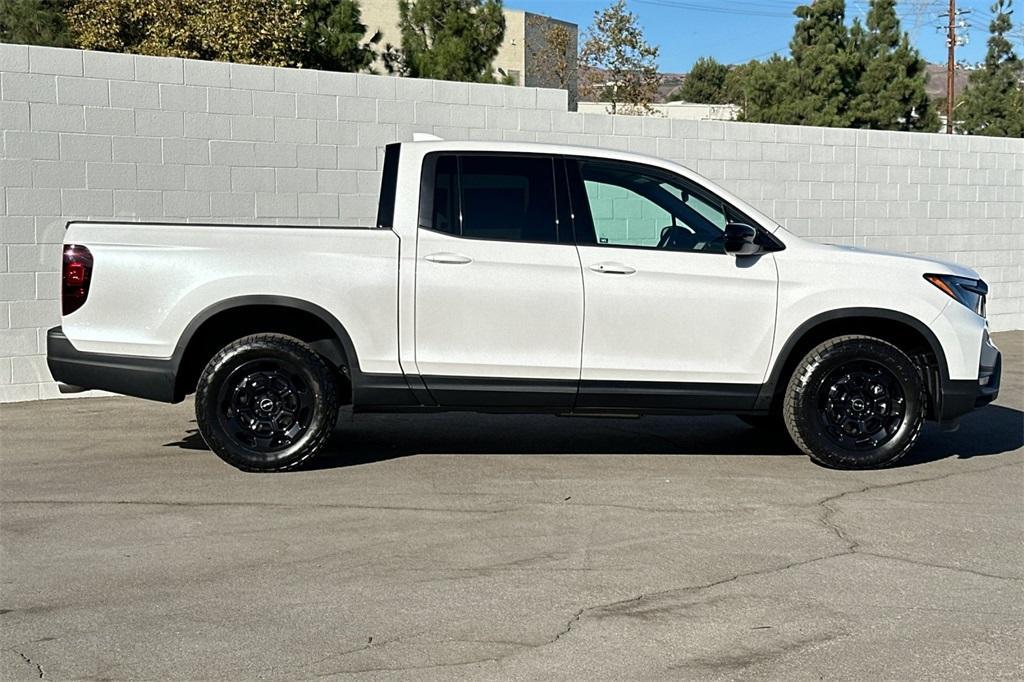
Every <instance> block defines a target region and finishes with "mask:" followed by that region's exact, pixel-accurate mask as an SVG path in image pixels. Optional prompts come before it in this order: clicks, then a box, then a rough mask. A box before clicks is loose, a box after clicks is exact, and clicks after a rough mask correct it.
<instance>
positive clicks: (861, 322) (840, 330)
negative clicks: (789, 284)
mask: <svg viewBox="0 0 1024 682" xmlns="http://www.w3.org/2000/svg"><path fill="white" fill-rule="evenodd" d="M849 335H861V336H872V337H874V338H877V339H881V340H883V341H886V342H888V343H891V344H892V345H894V346H896V347H897V348H899V349H900V350H901V351H903V352H904V353H906V354H907V355H908V356H910V357H911V358H912V359H913V360H914V361H915V364H917V365H918V367H919V369H921V371H922V374H923V375H924V378H925V383H926V387H927V394H928V416H929V417H930V418H933V419H935V418H938V403H939V400H940V399H941V385H942V383H943V382H945V381H948V379H949V370H948V366H947V364H946V354H945V353H944V352H943V350H942V344H941V343H939V340H938V338H936V336H935V334H934V332H932V330H931V329H929V328H928V326H927V325H925V324H924V323H923V322H921V321H920V320H918V319H917V318H915V317H912V316H910V315H908V314H906V313H901V312H899V311H895V310H887V309H885V308H842V309H838V310H831V311H827V312H824V313H820V314H818V315H815V316H814V317H812V318H810V319H808V320H807V321H805V322H804V323H803V324H801V325H800V326H799V327H797V328H796V330H794V331H793V333H792V334H790V335H789V338H788V339H787V340H786V341H785V343H783V344H782V350H781V351H779V355H778V356H777V357H776V359H775V363H774V364H773V365H772V368H771V371H770V372H769V374H768V379H767V381H765V383H764V385H763V386H762V387H761V391H760V392H759V393H758V396H757V400H756V402H755V404H754V407H755V409H758V410H770V409H772V408H773V407H777V406H778V401H780V400H781V398H782V394H783V392H784V391H785V388H786V384H787V382H788V381H789V378H790V377H791V376H792V374H793V371H794V370H795V369H796V367H797V365H798V364H799V362H800V360H802V359H803V357H804V355H805V354H806V353H807V352H808V351H809V350H810V349H811V348H813V347H815V346H816V345H818V344H819V343H822V342H823V341H827V340H829V339H833V338H837V337H839V336H849Z"/></svg>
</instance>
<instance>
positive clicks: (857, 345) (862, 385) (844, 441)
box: [783, 336, 926, 469]
mask: <svg viewBox="0 0 1024 682" xmlns="http://www.w3.org/2000/svg"><path fill="white" fill-rule="evenodd" d="M925 405H926V402H925V387H924V382H923V381H922V379H921V375H920V372H919V371H918V369H917V367H916V366H915V365H914V363H913V361H912V360H911V359H910V358H909V357H907V355H906V353H904V352H903V351H901V350H900V349H899V348H897V347H896V346H894V345H892V344H891V343H888V342H886V341H883V340H881V339H876V338H873V337H870V336H839V337H836V338H834V339H829V340H828V341H825V342H824V343H821V344H819V345H818V346H816V347H814V348H812V349H811V350H810V351H809V352H808V353H807V354H806V355H805V356H804V358H803V359H802V360H801V361H800V364H799V365H798V366H797V368H796V370H795V371H794V372H793V375H792V376H791V377H790V379H789V384H788V386H787V387H786V394H785V397H784V402H783V417H784V419H785V422H786V429H787V430H788V431H789V435H790V436H791V437H792V438H793V441H794V442H795V443H796V445H797V446H798V447H799V448H800V449H801V450H802V451H803V452H804V453H806V454H807V455H808V456H810V458H811V459H813V460H814V461H816V462H818V463H819V464H823V465H825V466H829V467H835V468H840V469H871V468H877V467H884V466H889V465H891V464H894V463H895V462H897V461H899V460H900V459H901V458H902V457H903V456H904V455H906V454H907V452H909V451H910V449H911V448H912V447H913V445H914V443H915V442H917V439H918V436H920V434H921V426H922V424H923V422H924V414H925Z"/></svg>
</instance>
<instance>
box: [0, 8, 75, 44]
mask: <svg viewBox="0 0 1024 682" xmlns="http://www.w3.org/2000/svg"><path fill="white" fill-rule="evenodd" d="M72 2H73V0H2V1H0V43H17V44H27V45H48V46H50V47H71V46H72V45H73V43H72V41H71V35H70V34H69V33H68V29H67V24H66V23H65V21H64V12H65V10H67V8H68V7H69V6H70V5H71V3H72Z"/></svg>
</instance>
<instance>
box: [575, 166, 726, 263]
mask: <svg viewBox="0 0 1024 682" xmlns="http://www.w3.org/2000/svg"><path fill="white" fill-rule="evenodd" d="M578 172H579V176H578V177H579V180H580V181H581V182H582V185H583V187H584V190H585V191H584V193H585V195H586V201H587V204H588V205H589V208H590V217H591V220H592V222H593V231H594V235H593V240H594V241H595V242H596V243H597V244H603V245H608V246H630V247H644V248H650V249H664V250H668V251H694V252H705V253H725V249H724V247H723V241H724V239H723V233H724V230H725V226H726V223H728V222H729V218H728V215H727V211H728V209H727V207H726V206H725V205H724V204H723V203H722V202H721V201H720V200H719V199H717V198H716V197H714V196H713V195H710V194H706V193H704V192H703V191H701V190H699V189H698V188H696V187H690V186H689V185H688V184H687V183H683V182H681V181H679V180H677V179H673V178H670V177H667V176H662V175H659V174H655V173H650V172H647V171H645V170H643V169H642V168H641V167H638V166H634V165H630V164H624V163H616V162H607V161H590V160H582V161H579V162H578ZM588 227H589V226H588Z"/></svg>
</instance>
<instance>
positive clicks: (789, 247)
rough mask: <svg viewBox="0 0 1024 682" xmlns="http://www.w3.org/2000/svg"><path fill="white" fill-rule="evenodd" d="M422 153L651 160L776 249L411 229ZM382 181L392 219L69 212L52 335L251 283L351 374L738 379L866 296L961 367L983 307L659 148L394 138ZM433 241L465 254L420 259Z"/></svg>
mask: <svg viewBox="0 0 1024 682" xmlns="http://www.w3.org/2000/svg"><path fill="white" fill-rule="evenodd" d="M436 151H491V152H524V153H542V154H565V155H573V156H592V157H597V158H606V159H614V160H620V161H626V162H635V163H641V164H644V165H648V166H654V167H659V168H662V169H664V170H666V171H669V172H672V173H675V174H678V175H680V176H682V177H684V178H686V179H688V180H690V181H692V182H694V183H696V184H699V185H702V186H703V187H705V188H706V189H708V190H709V191H710V192H712V193H714V194H717V195H718V196H720V197H722V198H723V199H725V200H726V201H728V202H729V203H731V204H733V205H735V206H736V207H737V208H738V209H739V210H741V211H742V212H744V213H745V214H747V215H748V216H750V217H751V218H752V219H753V220H754V222H756V223H758V224H759V225H760V226H761V227H762V228H764V229H766V230H768V231H770V232H772V233H773V234H774V235H775V236H776V237H777V238H778V239H780V240H781V241H782V242H783V243H784V244H785V246H786V249H785V250H783V251H780V252H777V253H774V254H771V255H768V256H762V257H760V258H758V259H747V260H752V261H754V262H753V264H748V265H741V264H740V263H739V262H738V261H736V260H735V259H733V258H731V257H728V256H720V255H714V254H682V253H673V254H669V253H661V252H654V251H643V250H639V249H637V250H631V251H630V253H629V254H628V258H627V257H626V256H621V257H618V256H617V257H614V258H613V257H611V251H618V250H617V249H609V248H603V247H602V248H598V247H591V246H585V247H580V248H578V249H577V248H576V247H573V246H571V245H569V246H567V245H532V244H514V243H507V242H505V243H500V245H499V247H500V248H498V247H495V246H494V244H495V243H494V242H477V243H472V242H470V241H468V240H462V239H459V238H455V237H450V236H446V235H440V234H437V233H427V232H426V231H424V230H420V229H419V226H418V206H419V194H420V169H421V167H422V160H423V156H424V155H425V154H427V153H430V152H436ZM397 178H398V187H397V199H396V204H395V212H394V221H393V222H394V224H393V226H390V227H391V228H392V229H343V228H338V229H332V228H301V227H294V228H293V227H255V226H254V227H245V226H238V227H236V226H217V225H198V224H191V225H149V224H144V223H136V224H105V223H72V224H71V225H70V227H69V230H68V233H67V236H66V239H65V241H66V242H67V243H75V244H83V245H85V246H87V247H88V248H89V249H90V250H91V251H92V253H93V256H94V258H95V267H94V271H93V278H92V286H91V291H90V294H89V298H88V301H87V302H86V304H85V305H84V306H83V307H82V308H81V309H80V310H78V311H77V312H75V313H73V314H71V315H69V316H66V317H64V318H63V325H62V326H63V329H64V332H65V334H66V335H67V337H68V338H69V340H70V341H71V342H72V344H73V345H74V346H75V347H76V348H77V349H79V350H82V351H91V352H97V353H109V354H116V355H134V356H142V357H150V358H168V357H171V355H172V353H173V352H174V349H175V347H176V346H177V344H178V343H179V340H180V338H181V335H182V332H183V331H184V330H185V329H186V327H187V325H188V324H189V323H190V322H191V321H192V320H193V319H195V317H196V316H197V315H198V314H199V313H201V312H202V311H203V310H204V309H206V308H207V307H209V306H211V305H214V304H217V303H218V302H220V301H224V300H226V299H230V298H234V297H239V296H249V295H254V294H265V295H275V296H286V297H291V298H295V299H300V300H303V301H308V302H311V303H314V304H316V305H318V306H320V307H322V308H323V309H325V310H327V311H328V312H329V313H330V314H331V315H333V316H334V317H335V318H336V319H337V320H338V321H339V322H340V323H341V324H342V325H344V327H345V328H346V329H347V331H348V332H349V335H350V336H351V338H352V342H353V344H354V346H355V349H356V352H357V353H358V356H359V361H360V364H361V368H362V370H363V371H364V372H372V373H388V374H399V373H402V372H403V371H404V372H406V373H422V374H435V373H436V374H445V375H465V376H484V377H510V378H517V377H518V378H538V379H545V378H547V379H573V378H576V377H579V376H580V375H581V373H582V376H583V378H585V379H605V380H635V381H673V382H701V383H758V382H761V381H763V380H764V378H765V377H766V376H767V375H768V373H769V372H770V371H771V368H772V367H773V365H774V364H775V362H776V361H777V359H778V357H779V354H780V352H781V349H782V348H783V345H784V343H785V341H786V340H787V339H788V338H789V337H790V335H792V334H793V333H794V332H795V331H796V330H797V329H798V328H799V327H800V326H801V325H802V324H803V323H804V322H806V321H807V320H809V319H811V318H813V317H815V316H816V315H820V314H822V313H828V312H830V311H834V310H838V309H842V308H860V307H867V308H882V309H886V310H891V311H897V312H900V313H903V314H906V315H908V316H910V317H912V318H914V319H915V320H917V321H919V322H920V323H922V324H924V325H926V326H928V327H929V328H930V329H931V330H932V331H933V333H934V334H935V336H936V338H937V339H938V340H939V342H940V343H941V345H942V348H943V351H944V354H945V356H946V359H947V362H948V368H949V375H950V378H952V379H972V378H977V372H978V357H979V353H980V348H981V341H982V336H983V333H984V330H985V321H984V320H983V319H982V318H980V317H979V316H977V315H975V314H974V313H972V312H970V311H969V310H967V309H966V308H964V307H963V306H960V305H959V304H956V303H953V302H951V301H950V299H949V298H948V297H946V296H945V295H944V294H942V293H941V292H940V291H939V290H937V289H936V288H935V287H933V286H932V285H930V284H928V283H927V282H926V281H925V280H924V279H923V278H922V275H923V274H924V273H926V272H936V273H948V274H956V275H963V276H968V277H976V276H977V275H976V274H975V273H974V272H973V271H971V270H969V269H967V268H961V267H959V266H955V265H950V264H946V263H940V262H937V261H932V260H928V259H922V258H914V257H909V256H897V255H892V254H878V253H869V252H864V251H856V250H852V249H846V248H840V247H831V246H825V245H820V244H815V243H812V242H808V241H805V240H802V239H799V238H798V237H796V236H794V235H792V234H790V233H788V232H786V231H785V230H784V229H782V228H781V227H780V226H779V225H778V224H777V223H775V222H774V221H772V220H771V219H770V218H768V217H767V216H765V215H763V214H762V213H760V212H758V211H757V210H756V209H754V208H753V207H752V206H750V205H749V204H747V203H746V202H744V201H743V200H742V199H740V198H739V197H736V196H734V195H732V194H731V193H729V192H727V191H725V190H724V189H722V188H721V187H718V186H716V185H715V184H714V183H712V182H710V181H708V180H706V179H704V178H702V177H701V176H699V175H697V174H696V173H694V172H692V171H690V170H689V169H686V168H684V167H682V166H679V165H677V164H673V163H670V162H666V161H662V160H659V159H653V158H649V157H644V156H639V155H635V154H628V153H623V152H614V151H605V150H598V149H589V148H583V147H570V146H564V145H538V144H529V143H494V142H443V141H432V142H417V143H406V144H403V146H402V152H401V162H400V165H399V169H398V176H397ZM597 251H600V252H601V253H600V254H597V253H595V252H597ZM435 252H452V253H462V254H463V255H466V256H469V257H470V258H472V259H473V260H472V263H471V264H468V265H453V264H436V263H428V262H426V261H423V260H422V257H423V256H425V255H429V254H431V253H435ZM581 256H582V265H581ZM608 260H618V261H622V262H627V261H628V262H629V264H630V265H632V266H633V267H636V268H637V270H638V273H637V274H636V275H629V276H626V278H625V279H623V280H621V281H619V280H616V279H614V278H615V277H616V276H614V275H599V274H597V273H592V272H590V271H589V270H588V269H587V268H588V266H589V265H591V264H592V263H593V262H595V261H608ZM428 266H429V267H428ZM773 289H775V290H776V291H777V293H775V292H773ZM773 318H774V319H773ZM584 328H585V331H584ZM574 342H575V344H576V345H575V346H573V343H574Z"/></svg>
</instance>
